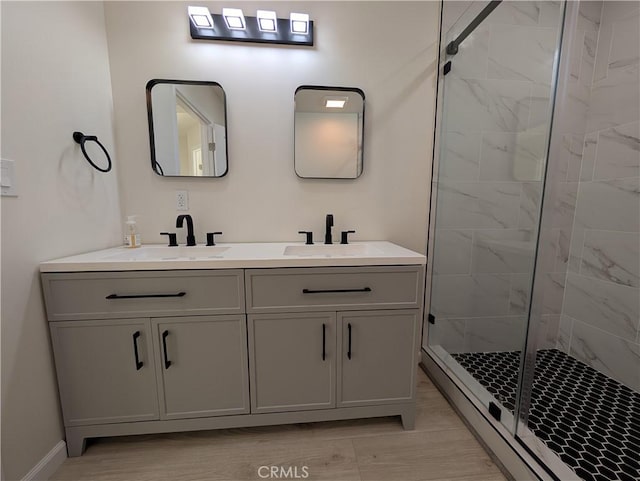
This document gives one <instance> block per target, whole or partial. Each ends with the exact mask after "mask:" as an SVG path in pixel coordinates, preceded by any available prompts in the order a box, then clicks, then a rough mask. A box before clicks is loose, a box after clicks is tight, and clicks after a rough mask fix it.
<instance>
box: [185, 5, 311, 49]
mask: <svg viewBox="0 0 640 481" xmlns="http://www.w3.org/2000/svg"><path fill="white" fill-rule="evenodd" d="M188 11H189V18H190V22H189V27H190V32H191V38H193V39H195V40H228V41H232V42H256V43H275V44H283V45H303V46H313V21H311V20H309V15H308V14H306V13H291V14H290V16H289V18H278V17H277V15H276V12H274V11H271V10H258V11H257V13H256V16H255V17H250V16H248V15H247V16H245V15H244V14H243V12H242V9H240V8H226V7H225V8H223V9H222V14H215V13H210V12H209V9H208V8H206V7H189V9H188Z"/></svg>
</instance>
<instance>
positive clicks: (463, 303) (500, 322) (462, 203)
mask: <svg viewBox="0 0 640 481" xmlns="http://www.w3.org/2000/svg"><path fill="white" fill-rule="evenodd" d="M489 3H491V4H493V5H495V3H497V2H444V6H443V8H444V10H443V31H442V42H441V45H442V53H441V67H442V69H443V70H442V72H447V73H446V74H444V75H443V76H441V78H440V84H439V85H440V89H441V97H440V99H439V100H440V103H439V108H440V112H441V117H440V119H439V120H440V125H439V132H438V139H437V149H438V160H437V162H436V171H435V172H434V180H433V190H434V198H435V204H434V205H435V222H434V223H432V229H433V226H434V225H435V229H434V231H433V232H432V234H434V235H433V236H432V238H433V239H434V240H433V247H432V250H431V253H432V254H431V257H432V259H433V264H432V266H431V273H432V277H431V298H430V307H429V312H430V314H431V316H430V322H429V323H427V324H426V325H427V327H428V334H427V336H425V337H426V339H427V341H426V343H427V346H425V348H427V349H429V351H430V352H431V353H432V354H433V355H435V356H436V357H437V358H438V359H439V360H440V361H441V363H442V364H444V365H445V366H446V368H447V369H448V371H449V372H451V373H453V374H454V375H455V376H456V377H457V378H458V379H459V380H460V381H461V382H462V383H463V384H464V385H465V386H466V387H467V388H468V389H469V390H470V391H471V392H472V394H473V395H475V396H476V397H477V398H478V399H479V400H480V402H481V403H482V404H484V405H485V406H487V407H489V406H490V405H492V406H491V412H493V413H495V416H496V417H498V416H499V417H500V421H501V422H502V423H503V424H504V425H505V426H506V427H507V428H508V429H509V430H510V431H512V432H513V431H514V430H515V421H514V419H515V418H514V415H515V411H516V405H517V393H518V381H519V368H520V362H521V357H522V356H521V354H522V352H523V349H524V346H525V338H526V334H527V321H528V311H529V304H530V302H529V300H530V294H531V290H532V282H533V273H534V266H535V254H536V246H537V238H538V230H539V223H540V209H541V198H542V197H541V195H542V192H543V180H544V174H545V168H546V159H547V147H548V140H549V133H550V127H551V114H552V103H553V97H554V88H555V85H554V72H555V67H556V64H557V59H558V50H559V43H560V37H561V35H560V33H561V26H562V18H563V11H564V3H563V2H534V1H531V2H526V1H525V2H506V1H505V2H502V3H500V4H499V5H498V6H497V8H495V10H493V11H491V13H489V14H488V15H487V16H486V18H484V19H482V15H480V14H481V12H482V10H483V9H484V8H486V7H487V5H488V4H489ZM465 8H466V9H465ZM485 13H486V11H485ZM478 15H480V17H478ZM452 16H456V17H459V18H458V19H457V20H455V21H453V22H452V21H451V17H452ZM447 22H449V23H452V25H451V27H448V26H447ZM474 23H475V24H477V27H476V28H475V29H474V30H473V31H472V32H471V33H470V34H469V36H468V37H466V38H465V39H464V41H462V42H461V43H460V44H459V45H458V51H457V53H455V54H453V55H451V54H447V53H446V52H445V48H446V46H447V45H448V44H450V43H451V42H452V41H454V40H455V39H456V38H458V36H459V35H460V33H461V32H463V31H465V30H467V31H468V30H469V29H468V28H467V27H468V26H469V25H470V24H474ZM448 62H450V64H449V63H448ZM441 75H442V74H441Z"/></svg>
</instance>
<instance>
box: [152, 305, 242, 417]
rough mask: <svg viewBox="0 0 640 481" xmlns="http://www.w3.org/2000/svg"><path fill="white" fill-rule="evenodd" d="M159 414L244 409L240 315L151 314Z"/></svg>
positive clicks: (208, 413)
mask: <svg viewBox="0 0 640 481" xmlns="http://www.w3.org/2000/svg"><path fill="white" fill-rule="evenodd" d="M152 324H153V330H154V333H155V335H156V338H157V352H158V359H157V366H158V367H157V370H158V379H159V386H158V388H159V394H160V406H161V418H162V419H179V418H195V417H205V416H222V415H230V414H244V413H248V412H249V374H248V370H247V327H246V321H245V316H198V317H170V318H162V319H153V320H152Z"/></svg>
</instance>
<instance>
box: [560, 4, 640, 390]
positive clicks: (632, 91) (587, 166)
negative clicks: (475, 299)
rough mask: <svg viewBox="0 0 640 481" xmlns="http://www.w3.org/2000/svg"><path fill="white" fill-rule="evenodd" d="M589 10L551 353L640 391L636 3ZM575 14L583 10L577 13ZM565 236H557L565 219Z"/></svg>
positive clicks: (639, 26) (639, 42) (639, 33)
mask: <svg viewBox="0 0 640 481" xmlns="http://www.w3.org/2000/svg"><path fill="white" fill-rule="evenodd" d="M585 3H587V4H592V5H591V6H592V7H593V8H592V9H591V12H590V15H588V16H589V17H590V18H591V24H589V22H583V23H582V26H583V27H585V28H583V32H582V33H583V37H584V41H583V44H582V48H583V49H584V50H583V60H584V59H585V58H586V59H588V61H586V62H584V61H583V62H582V64H581V65H580V68H578V63H577V62H576V68H575V70H574V71H573V72H572V76H573V75H576V76H577V77H579V78H580V79H582V77H583V72H582V69H586V70H587V74H588V75H586V76H585V77H584V79H585V80H586V78H588V77H591V82H590V83H589V84H588V85H586V84H585V85H584V93H583V95H584V97H583V98H581V99H580V102H581V103H582V102H583V101H584V100H586V101H584V107H583V108H580V109H578V108H576V109H575V114H576V118H575V119H574V122H575V125H577V126H580V127H582V126H583V129H584V130H583V131H582V132H580V130H579V129H577V130H576V131H575V132H573V133H572V134H573V135H568V136H566V137H565V145H566V153H567V155H566V157H565V158H564V159H563V163H564V166H565V171H566V188H565V191H564V197H563V198H562V200H561V201H560V202H558V204H557V205H556V208H557V209H564V210H565V216H566V219H565V222H561V223H562V226H559V227H561V229H560V230H559V238H558V245H557V247H558V249H557V252H558V263H559V265H561V266H566V271H567V273H566V280H565V283H564V284H565V285H564V302H563V304H562V310H561V313H560V314H561V323H560V331H559V337H558V348H560V349H562V350H564V351H565V352H567V353H569V354H570V355H572V356H574V357H576V358H577V359H579V360H581V361H583V362H585V363H587V364H589V365H591V366H592V367H594V368H595V369H598V370H599V371H601V372H603V373H604V374H606V375H608V376H610V377H613V378H614V379H617V380H619V381H620V382H622V383H624V384H626V385H627V386H629V387H630V388H632V389H634V390H636V391H639V390H640V82H639V80H640V78H639V75H640V73H639V72H640V68H639V59H640V3H638V2H617V1H611V2H609V1H606V2H603V3H600V2H598V3H596V2H585ZM583 10H584V9H583ZM568 220H571V221H572V230H571V231H567V230H566V221H568Z"/></svg>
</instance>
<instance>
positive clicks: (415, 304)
mask: <svg viewBox="0 0 640 481" xmlns="http://www.w3.org/2000/svg"><path fill="white" fill-rule="evenodd" d="M423 278H424V277H423V269H422V268H421V267H419V266H394V267H353V268H351V267H347V268H333V267H329V268H319V267H310V268H304V269H250V270H247V271H246V288H247V312H276V311H277V312H287V311H289V312H297V311H302V310H304V311H309V310H327V309H332V310H333V309H336V310H351V309H411V308H419V307H420V305H421V304H422V284H423Z"/></svg>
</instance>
